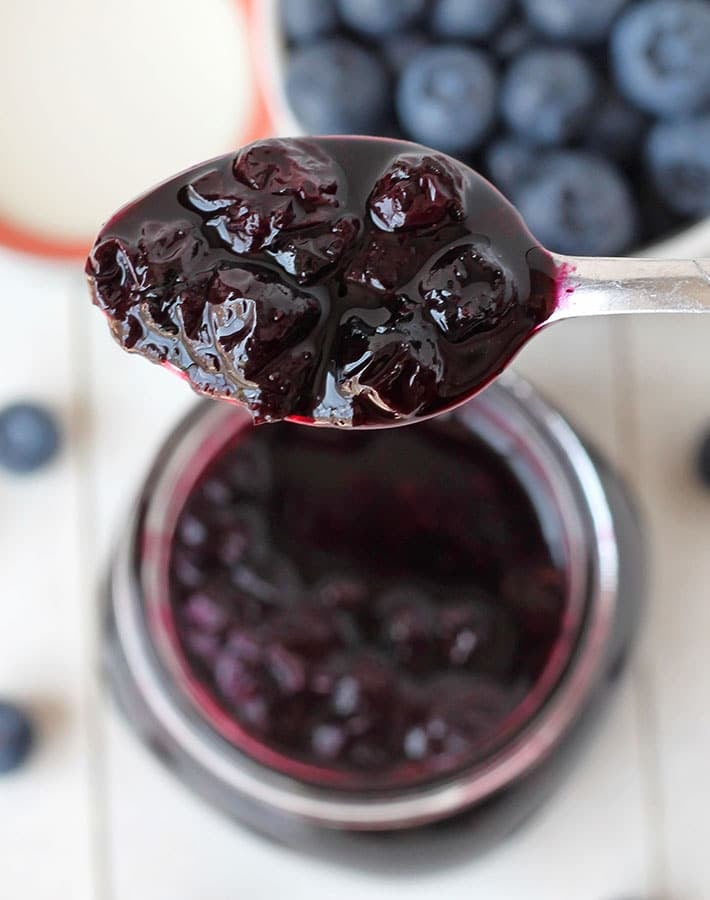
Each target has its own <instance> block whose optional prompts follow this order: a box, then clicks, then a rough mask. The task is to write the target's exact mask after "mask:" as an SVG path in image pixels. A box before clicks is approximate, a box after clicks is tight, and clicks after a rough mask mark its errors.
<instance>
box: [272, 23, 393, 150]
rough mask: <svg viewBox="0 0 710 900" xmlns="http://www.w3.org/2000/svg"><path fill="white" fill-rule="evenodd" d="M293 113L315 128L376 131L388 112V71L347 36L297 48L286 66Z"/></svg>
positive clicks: (333, 131) (319, 131)
mask: <svg viewBox="0 0 710 900" xmlns="http://www.w3.org/2000/svg"><path fill="white" fill-rule="evenodd" d="M286 93H287V95H288V99H289V102H290V104H291V107H292V108H293V111H294V113H295V114H296V117H297V119H298V120H299V121H300V122H301V124H302V125H303V126H304V128H307V129H308V130H309V131H312V132H314V133H316V134H377V133H378V131H380V130H381V129H382V127H383V123H384V122H385V120H386V114H387V106H388V102H387V96H388V93H389V78H388V74H387V72H386V70H385V68H384V66H383V64H382V63H381V62H380V60H379V59H378V58H377V57H376V56H375V55H374V54H373V53H370V52H369V51H368V50H365V49H363V48H362V47H359V46H358V45H357V44H354V43H352V42H351V41H347V40H344V39H342V38H333V39H330V40H326V41H320V42H318V43H315V44H310V45H308V46H306V47H303V48H302V49H299V50H297V51H296V52H295V53H294V54H293V55H292V56H291V58H290V60H289V62H288V66H287V72H286Z"/></svg>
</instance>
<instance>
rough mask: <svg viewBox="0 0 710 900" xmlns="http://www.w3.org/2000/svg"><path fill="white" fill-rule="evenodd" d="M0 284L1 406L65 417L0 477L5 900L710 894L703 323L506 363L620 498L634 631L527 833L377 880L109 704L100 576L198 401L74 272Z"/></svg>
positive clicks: (679, 899)
mask: <svg viewBox="0 0 710 900" xmlns="http://www.w3.org/2000/svg"><path fill="white" fill-rule="evenodd" d="M0 291H1V292H2V297H3V314H4V316H5V319H4V325H5V330H4V335H5V340H4V341H3V378H2V380H1V381H0V401H2V400H3V399H6V398H14V397H17V396H20V395H28V396H32V397H36V398H38V399H40V400H43V401H45V402H48V403H49V404H51V405H52V406H53V407H55V408H56V409H57V411H58V413H59V415H60V416H61V417H62V419H63V421H64V424H65V426H66V428H67V433H68V440H67V445H66V448H65V451H64V453H63V456H62V458H61V460H60V461H59V462H58V464H57V465H55V466H54V467H52V468H51V469H49V470H48V471H47V472H46V474H43V475H41V476H37V477H36V478H30V479H27V480H12V479H10V478H6V477H2V476H0V506H1V510H2V511H1V513H0V557H1V558H2V565H1V566H0V611H1V613H2V619H1V621H2V627H1V628H0V695H3V694H7V695H11V696H16V697H18V698H20V699H22V700H26V701H27V703H28V705H29V706H30V707H32V708H33V709H34V710H36V714H37V716H38V717H39V720H40V722H41V724H42V731H43V735H42V741H41V743H40V746H39V750H38V752H37V754H36V756H35V757H34V758H33V760H32V762H31V765H30V766H29V767H28V769H27V770H26V771H25V772H23V773H22V774H20V775H19V776H18V777H13V778H9V779H4V780H2V781H0V877H1V879H2V884H1V885H0V897H1V898H2V900H5V898H7V900H18V898H20V897H22V898H23V900H50V898H51V900H56V898H61V900H238V898H242V897H244V898H249V900H273V898H278V897H282V896H283V897H289V898H292V900H313V898H315V900H318V898H330V897H331V896H333V895H334V893H335V891H336V890H337V895H338V896H339V897H341V898H342V900H350V898H352V900H356V898H357V900H361V898H362V897H365V896H375V897H379V896H382V895H383V893H384V891H385V889H386V890H387V891H388V895H389V896H390V897H392V898H394V900H399V898H401V900H405V898H407V900H418V898H430V897H432V896H436V895H438V894H440V895H441V896H442V897H446V898H447V900H459V898H461V900H463V898H466V900H468V898H471V897H479V898H482V900H620V898H623V897H626V896H638V897H640V898H649V900H707V898H709V897H710V871H709V870H708V866H707V865H706V856H707V854H706V842H707V834H708V830H707V825H706V820H707V812H706V809H707V804H708V790H707V784H708V775H707V764H706V759H707V757H708V752H709V751H710V717H709V716H708V715H707V696H708V688H709V687H710V659H709V658H708V657H709V654H708V652H707V648H708V646H709V645H710V638H708V633H709V631H710V628H709V626H710V605H708V603H707V597H708V587H707V585H708V583H710V556H709V555H708V553H707V549H706V544H707V539H706V535H707V533H708V530H709V529H710V494H708V493H703V491H702V489H701V488H699V487H698V486H697V484H696V483H695V482H694V480H693V472H692V465H691V456H692V451H693V447H694V441H695V439H696V437H697V435H698V433H699V431H700V430H701V428H702V426H703V425H704V424H705V423H706V422H710V390H709V388H710V363H708V354H707V347H708V346H710V318H707V317H704V318H702V319H701V318H694V319H684V320H680V319H679V320H676V319H673V318H663V319H660V318H659V319H658V320H650V319H649V320H645V321H642V320H636V321H633V322H632V321H630V320H627V321H619V320H616V321H614V322H605V321H601V320H600V321H589V322H584V321H580V322H570V323H563V324H561V325H558V326H555V327H553V328H551V329H550V330H549V331H548V332H546V333H544V334H543V335H541V336H540V337H538V338H536V340H535V341H534V342H533V343H532V344H531V345H530V347H529V348H528V349H527V350H526V351H525V352H524V353H523V355H522V356H521V358H520V359H519V362H518V369H519V370H520V371H522V372H523V373H525V374H526V375H527V376H529V377H530V378H532V379H533V380H534V381H535V382H536V383H537V384H538V385H539V386H540V387H542V388H544V389H545V391H546V392H547V393H548V395H549V396H550V397H551V398H553V399H554V400H555V401H556V402H557V403H558V404H559V405H560V406H561V407H562V409H563V410H564V411H565V412H567V413H568V414H569V415H570V416H571V417H572V418H573V419H574V420H575V421H576V422H577V423H578V424H579V425H580V426H581V427H582V428H583V429H585V430H586V431H587V432H588V433H589V434H591V435H592V436H593V437H594V438H595V440H596V442H597V443H598V444H599V445H600V446H602V447H603V448H604V450H605V451H606V452H607V453H608V454H609V455H610V456H611V457H612V458H613V459H614V460H615V461H616V462H617V464H619V465H620V466H621V467H622V468H623V470H624V471H625V472H626V473H627V474H628V476H629V477H630V479H631V480H632V481H633V482H634V483H635V485H636V487H637V488H638V490H639V493H640V495H641V498H642V501H643V504H644V506H645V507H646V509H647V512H648V518H649V523H650V530H651V538H652V542H653V547H654V564H655V566H654V567H655V573H656V574H655V579H654V590H653V597H652V604H651V609H650V623H649V626H648V628H647V629H646V633H645V635H644V639H643V642H642V647H641V653H640V654H639V656H638V659H637V661H636V663H635V665H634V668H633V671H632V673H631V677H630V678H629V679H628V680H627V682H626V683H625V686H624V687H623V689H622V690H621V692H620V693H619V695H618V697H617V699H616V701H615V703H614V705H613V709H612V711H611V715H610V716H609V718H608V719H607V720H606V721H605V722H604V724H603V725H602V726H601V727H600V728H599V731H598V733H597V735H596V736H595V739H594V740H593V741H592V742H591V743H590V745H589V747H588V750H587V752H586V753H585V755H584V756H583V758H582V759H581V760H580V763H579V765H578V766H577V768H576V770H575V772H574V774H573V776H572V777H571V778H570V780H569V781H568V782H567V783H566V785H565V786H564V788H563V790H562V791H561V792H560V793H559V794H558V795H557V796H556V797H555V799H554V800H553V802H551V803H550V804H549V805H548V806H547V807H546V808H545V809H544V810H543V811H542V813H541V814H540V815H539V816H538V817H537V818H536V819H535V820H534V822H533V823H532V824H531V825H530V826H529V827H527V828H526V829H525V830H524V831H523V832H521V833H520V834H519V835H518V836H517V837H516V838H514V839H512V840H511V841H510V842H508V843H507V844H505V845H504V846H502V847H501V848H500V849H499V850H498V851H496V852H495V853H493V854H491V855H490V856H488V857H485V858H483V859H481V860H478V861H473V860H472V861H471V862H469V863H466V864H463V865H459V866H454V867H452V868H450V869H449V870H448V871H446V872H444V873H438V874H437V875H436V877H432V878H429V879H427V878H422V877H418V878H417V879H416V880H413V879H407V877H406V874H404V875H403V876H402V877H401V878H399V879H390V880H387V881H385V880H384V879H382V878H377V877H375V876H372V875H368V874H366V873H363V872H358V871H352V870H347V869H344V868H334V867H332V866H330V865H328V864H327V863H326V862H315V861H313V860H311V859H308V860H307V859H303V858H301V857H299V856H298V855H296V854H294V853H290V852H288V851H285V850H280V849H277V848H275V847H273V846H271V845H270V844H267V843H265V842H264V841H262V840H260V839H259V838H257V837H255V836H253V835H252V834H250V833H249V832H248V831H246V830H243V829H241V828H239V827H237V826H235V825H233V824H231V823H230V822H228V821H226V820H224V819H223V818H221V817H220V816H219V815H218V814H216V813H214V812H212V811H211V810H210V809H208V808H207V807H205V806H204V805H203V804H202V803H201V802H200V801H199V800H197V799H195V798H194V797H193V796H192V795H191V794H189V793H188V792H187V791H186V790H185V789H183V788H182V787H181V786H180V785H179V784H178V783H177V782H176V781H174V779H173V778H172V777H171V776H170V775H169V774H167V773H166V772H164V771H163V770H162V769H161V767H160V766H159V765H158V764H157V763H156V762H155V761H154V760H153V759H152V758H151V757H149V755H148V754H147V753H146V752H145V751H144V750H143V748H142V747H141V746H140V745H139V744H138V743H137V742H136V740H135V739H134V738H133V736H132V734H131V733H130V732H129V731H128V729H127V728H126V727H125V725H124V724H123V722H122V720H120V719H119V717H118V716H117V715H116V714H115V713H114V712H113V710H112V707H111V705H110V703H109V702H108V700H107V698H106V697H105V696H104V692H103V690H102V689H101V688H100V687H99V686H98V683H97V682H98V679H97V670H98V667H97V664H96V660H97V656H98V649H99V643H98V637H99V628H98V619H99V617H98V608H97V602H96V601H97V592H96V584H97V582H98V579H99V578H100V575H101V573H102V570H103V566H104V563H105V559H106V555H107V552H108V548H109V545H110V541H111V537H112V535H113V534H115V531H116V529H117V528H118V526H119V523H120V521H121V514H122V512H123V511H124V510H125V508H126V506H127V503H128V498H129V496H130V495H131V494H132V493H133V491H134V490H135V489H136V488H137V486H138V482H139V479H140V476H141V475H142V473H143V471H144V470H145V467H146V465H147V463H148V461H149V459H150V457H151V454H152V452H153V450H154V449H155V448H156V446H157V445H158V443H159V442H160V440H161V439H162V437H163V436H164V435H165V433H166V431H167V430H168V429H169V428H170V426H171V425H172V424H173V423H174V422H175V420H176V418H177V416H178V415H179V414H180V412H182V411H184V410H185V409H187V408H188V407H189V406H190V404H191V403H192V402H193V398H192V395H191V394H190V392H189V391H188V390H187V389H186V388H185V386H184V385H183V384H182V383H181V382H179V381H178V380H177V379H175V378H173V377H171V376H169V375H168V374H167V373H165V372H163V371H162V370H159V369H157V368H155V367H151V366H149V365H147V364H145V363H144V362H142V361H141V360H137V359H134V358H130V357H128V356H126V355H124V354H123V353H122V352H121V351H120V350H119V349H118V348H117V347H115V346H114V345H113V343H112V341H111V340H110V338H109V336H108V333H107V331H106V328H105V326H104V324H103V321H102V320H101V317H100V315H99V314H98V313H97V312H95V311H94V310H92V309H91V308H90V306H89V304H88V302H87V298H86V294H85V290H84V287H83V284H82V280H81V277H80V273H79V272H78V271H71V272H68V271H67V270H62V269H59V268H50V267H44V266H38V265H37V264H32V266H30V264H29V262H28V261H26V260H23V259H20V258H18V257H12V256H10V255H9V254H5V253H0ZM8 317H9V318H8ZM20 333H21V334H28V333H29V334H31V335H32V337H33V341H34V343H35V346H36V345H39V346H41V347H43V348H44V351H45V353H44V355H39V354H36V353H30V351H29V350H28V347H27V345H26V344H23V343H22V342H21V341H20V340H17V339H14V338H13V335H15V334H20ZM373 892H374V893H373Z"/></svg>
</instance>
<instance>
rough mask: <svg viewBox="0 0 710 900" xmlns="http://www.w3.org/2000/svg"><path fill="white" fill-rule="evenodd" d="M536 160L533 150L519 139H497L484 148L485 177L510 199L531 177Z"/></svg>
mask: <svg viewBox="0 0 710 900" xmlns="http://www.w3.org/2000/svg"><path fill="white" fill-rule="evenodd" d="M537 159H538V154H537V153H536V152H535V149H534V148H533V147H531V146H530V145H529V144H526V143H524V142H523V141H521V140H520V139H519V138H515V137H502V138H498V139H497V140H495V141H493V142H492V143H491V144H489V145H488V147H487V148H486V153H485V166H486V175H487V176H488V177H489V178H490V180H491V181H492V182H493V184H495V186H496V187H497V188H499V189H500V190H501V191H503V193H505V194H507V195H508V196H509V197H512V196H514V194H515V191H516V190H517V188H518V187H519V186H520V185H521V184H522V183H523V182H524V181H525V180H526V179H527V178H529V177H531V176H532V175H533V173H534V171H535V163H536V161H537Z"/></svg>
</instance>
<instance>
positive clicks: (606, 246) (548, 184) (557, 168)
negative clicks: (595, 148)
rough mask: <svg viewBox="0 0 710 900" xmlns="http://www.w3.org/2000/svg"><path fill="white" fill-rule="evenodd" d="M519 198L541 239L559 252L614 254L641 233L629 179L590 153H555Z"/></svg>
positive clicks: (518, 202) (524, 212)
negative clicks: (638, 232) (627, 180)
mask: <svg viewBox="0 0 710 900" xmlns="http://www.w3.org/2000/svg"><path fill="white" fill-rule="evenodd" d="M514 200H515V203H516V205H517V207H518V209H519V210H520V213H521V215H522V216H523V218H524V219H525V221H526V222H527V224H528V227H529V228H530V230H531V231H532V232H533V234H534V235H535V236H536V238H537V239H538V240H539V241H540V242H541V243H542V244H544V246H546V247H549V248H550V249H552V250H555V251H557V252H558V253H568V254H572V255H575V254H577V255H580V256H614V255H617V254H619V253H623V252H624V251H625V250H627V249H628V248H629V247H630V246H631V245H632V244H633V243H634V240H635V238H636V235H637V225H638V222H637V212H636V207H635V204H634V200H633V197H632V195H631V191H630V189H629V187H628V185H627V183H626V181H625V180H624V178H623V176H622V175H621V174H620V172H619V171H618V170H617V169H616V168H615V167H614V166H613V165H612V164H611V163H609V162H607V161H606V160H605V159H603V158H602V157H600V156H596V155H593V154H590V153H582V152H575V151H565V152H563V151H560V152H557V153H552V154H550V155H549V156H548V157H546V158H545V159H543V160H541V162H540V164H539V166H538V168H537V171H536V174H535V178H534V179H532V180H530V181H528V182H526V183H525V184H523V186H522V187H521V188H520V190H519V191H518V192H517V193H516V195H515V197H514Z"/></svg>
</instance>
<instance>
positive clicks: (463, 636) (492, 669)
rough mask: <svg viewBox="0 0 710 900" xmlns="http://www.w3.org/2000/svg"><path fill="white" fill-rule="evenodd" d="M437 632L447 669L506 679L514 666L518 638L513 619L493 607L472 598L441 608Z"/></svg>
mask: <svg viewBox="0 0 710 900" xmlns="http://www.w3.org/2000/svg"><path fill="white" fill-rule="evenodd" d="M435 629H436V634H437V637H438V640H439V646H440V650H441V653H442V656H443V658H444V660H445V665H447V666H452V667H453V668H455V669H460V668H466V667H469V668H471V669H473V670H474V671H477V672H485V673H487V674H489V675H495V676H497V677H505V676H506V675H507V674H508V673H509V672H510V670H511V669H512V667H513V665H514V662H515V653H516V650H517V638H518V635H517V632H516V629H515V626H514V624H513V619H512V617H511V616H510V615H509V614H508V612H507V611H506V610H502V609H496V607H495V606H494V605H493V604H487V603H483V602H480V601H479V600H478V599H477V598H473V599H472V600H469V601H466V600H461V601H458V602H452V603H449V604H447V605H445V606H442V607H441V608H440V609H439V610H438V613H437V619H436V626H435Z"/></svg>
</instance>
